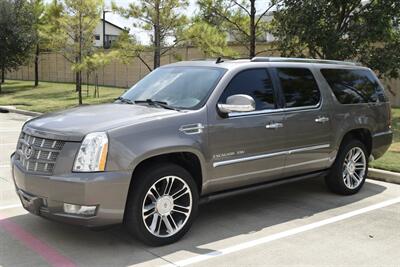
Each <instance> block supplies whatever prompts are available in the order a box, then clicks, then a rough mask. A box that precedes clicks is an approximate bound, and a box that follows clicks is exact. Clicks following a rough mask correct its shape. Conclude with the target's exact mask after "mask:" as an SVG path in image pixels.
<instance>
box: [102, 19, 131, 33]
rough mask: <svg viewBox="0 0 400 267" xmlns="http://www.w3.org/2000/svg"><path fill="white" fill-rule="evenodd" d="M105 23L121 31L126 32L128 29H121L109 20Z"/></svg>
mask: <svg viewBox="0 0 400 267" xmlns="http://www.w3.org/2000/svg"><path fill="white" fill-rule="evenodd" d="M101 22H103V19H101ZM105 22H106V23H107V24H109V25H111V26H113V27H115V28H117V29H119V30H121V31H126V29H124V28H121V27H120V26H118V25H115V24H114V23H112V22H110V21H108V20H105Z"/></svg>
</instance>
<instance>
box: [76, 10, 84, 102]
mask: <svg viewBox="0 0 400 267" xmlns="http://www.w3.org/2000/svg"><path fill="white" fill-rule="evenodd" d="M82 19H83V15H82V13H79V40H78V42H79V50H78V64H79V65H80V64H81V63H82V45H83V44H82V42H83V32H82V31H83V29H82ZM79 68H80V66H79ZM77 74H78V83H77V86H76V89H77V90H78V98H79V100H78V102H79V105H82V71H81V70H79V71H78V72H77Z"/></svg>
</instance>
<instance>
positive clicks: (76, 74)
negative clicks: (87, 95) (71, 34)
mask: <svg viewBox="0 0 400 267" xmlns="http://www.w3.org/2000/svg"><path fill="white" fill-rule="evenodd" d="M75 63H76V64H78V63H79V59H78V57H76V58H75ZM78 83H79V73H78V72H76V73H75V92H79V88H78Z"/></svg>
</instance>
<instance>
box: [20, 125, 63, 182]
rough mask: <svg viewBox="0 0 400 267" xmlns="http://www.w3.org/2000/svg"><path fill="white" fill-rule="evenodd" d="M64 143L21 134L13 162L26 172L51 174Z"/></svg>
mask: <svg viewBox="0 0 400 267" xmlns="http://www.w3.org/2000/svg"><path fill="white" fill-rule="evenodd" d="M64 143H65V142H64V141H60V140H52V139H45V138H41V137H36V136H32V135H29V134H26V133H24V132H22V133H21V135H20V137H19V140H18V145H17V151H16V154H15V160H16V161H17V162H18V163H19V164H20V165H21V166H22V167H23V168H24V169H25V170H26V171H28V172H32V173H41V174H52V173H53V170H54V166H55V163H56V160H57V157H58V155H59V154H60V151H61V149H62V148H63V146H64Z"/></svg>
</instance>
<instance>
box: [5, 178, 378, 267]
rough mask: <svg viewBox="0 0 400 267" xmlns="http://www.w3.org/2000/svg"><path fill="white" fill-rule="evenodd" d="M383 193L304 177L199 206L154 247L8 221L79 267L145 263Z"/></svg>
mask: <svg viewBox="0 0 400 267" xmlns="http://www.w3.org/2000/svg"><path fill="white" fill-rule="evenodd" d="M385 190H386V187H385V186H382V185H379V184H376V183H370V182H368V181H367V182H366V183H365V185H364V187H363V189H362V190H361V191H360V192H359V193H358V194H355V195H352V196H338V195H335V194H332V193H330V192H328V191H327V189H326V187H325V185H324V182H323V179H310V180H305V181H299V182H296V183H292V184H287V185H281V186H278V187H274V188H268V189H263V190H260V191H256V192H253V193H249V194H244V195H240V196H231V197H227V198H224V199H220V200H217V201H213V202H210V203H207V204H203V205H201V206H200V209H199V215H198V218H197V219H196V220H195V222H194V224H193V226H192V229H191V230H190V231H189V233H188V234H187V235H186V236H185V237H184V238H183V239H182V240H180V241H179V242H177V243H174V244H171V245H168V246H164V247H157V248H153V247H148V246H145V245H143V244H141V243H140V242H139V241H137V240H135V239H134V238H133V237H131V236H130V235H129V234H128V233H127V231H126V230H125V229H124V228H123V227H122V226H117V227H114V228H111V229H108V230H104V231H93V230H89V229H85V228H80V227H74V226H70V225H65V224H60V223H56V222H51V221H47V220H45V219H42V218H39V217H36V216H33V215H30V214H25V215H20V216H16V217H12V218H10V220H12V221H13V222H15V223H16V224H18V225H20V226H21V227H22V228H23V229H25V230H26V231H28V232H30V233H32V234H34V235H35V236H36V237H37V238H39V239H41V240H42V241H44V242H46V243H47V244H49V245H50V246H52V247H54V248H55V249H56V250H58V251H59V252H61V253H62V254H63V255H65V256H67V257H69V258H70V259H71V260H72V261H74V262H75V263H76V264H77V265H79V266H129V265H133V264H140V263H147V264H149V262H152V261H153V260H156V259H157V258H158V257H165V256H167V255H170V254H173V253H176V252H179V251H186V252H189V253H191V254H192V255H193V254H205V253H209V252H212V250H209V249H204V248H201V246H203V245H206V244H209V243H213V242H217V241H221V240H225V239H228V238H232V237H235V236H241V235H242V236H243V235H247V234H252V233H256V232H258V231H261V230H264V229H267V230H268V228H269V227H274V226H279V225H280V224H283V223H287V222H291V221H295V220H298V219H302V218H307V217H310V216H314V215H316V214H318V213H321V212H325V211H329V210H332V209H335V208H339V207H344V206H346V205H349V204H353V203H356V202H358V201H360V200H362V199H365V198H369V197H371V196H374V195H377V194H379V193H381V192H383V191H385ZM0 230H1V229H0ZM0 238H1V237H0ZM11 248H12V247H10V249H11ZM8 249H9V248H8V247H7V246H3V248H2V250H3V251H2V252H0V265H3V266H17V265H18V259H12V258H7V257H5V259H3V260H1V258H2V257H1V254H2V253H5V254H6V253H7V250H8ZM155 262H156V261H154V264H155ZM157 263H158V264H160V263H161V264H162V263H166V262H162V261H158V262H157ZM150 265H152V264H150Z"/></svg>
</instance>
